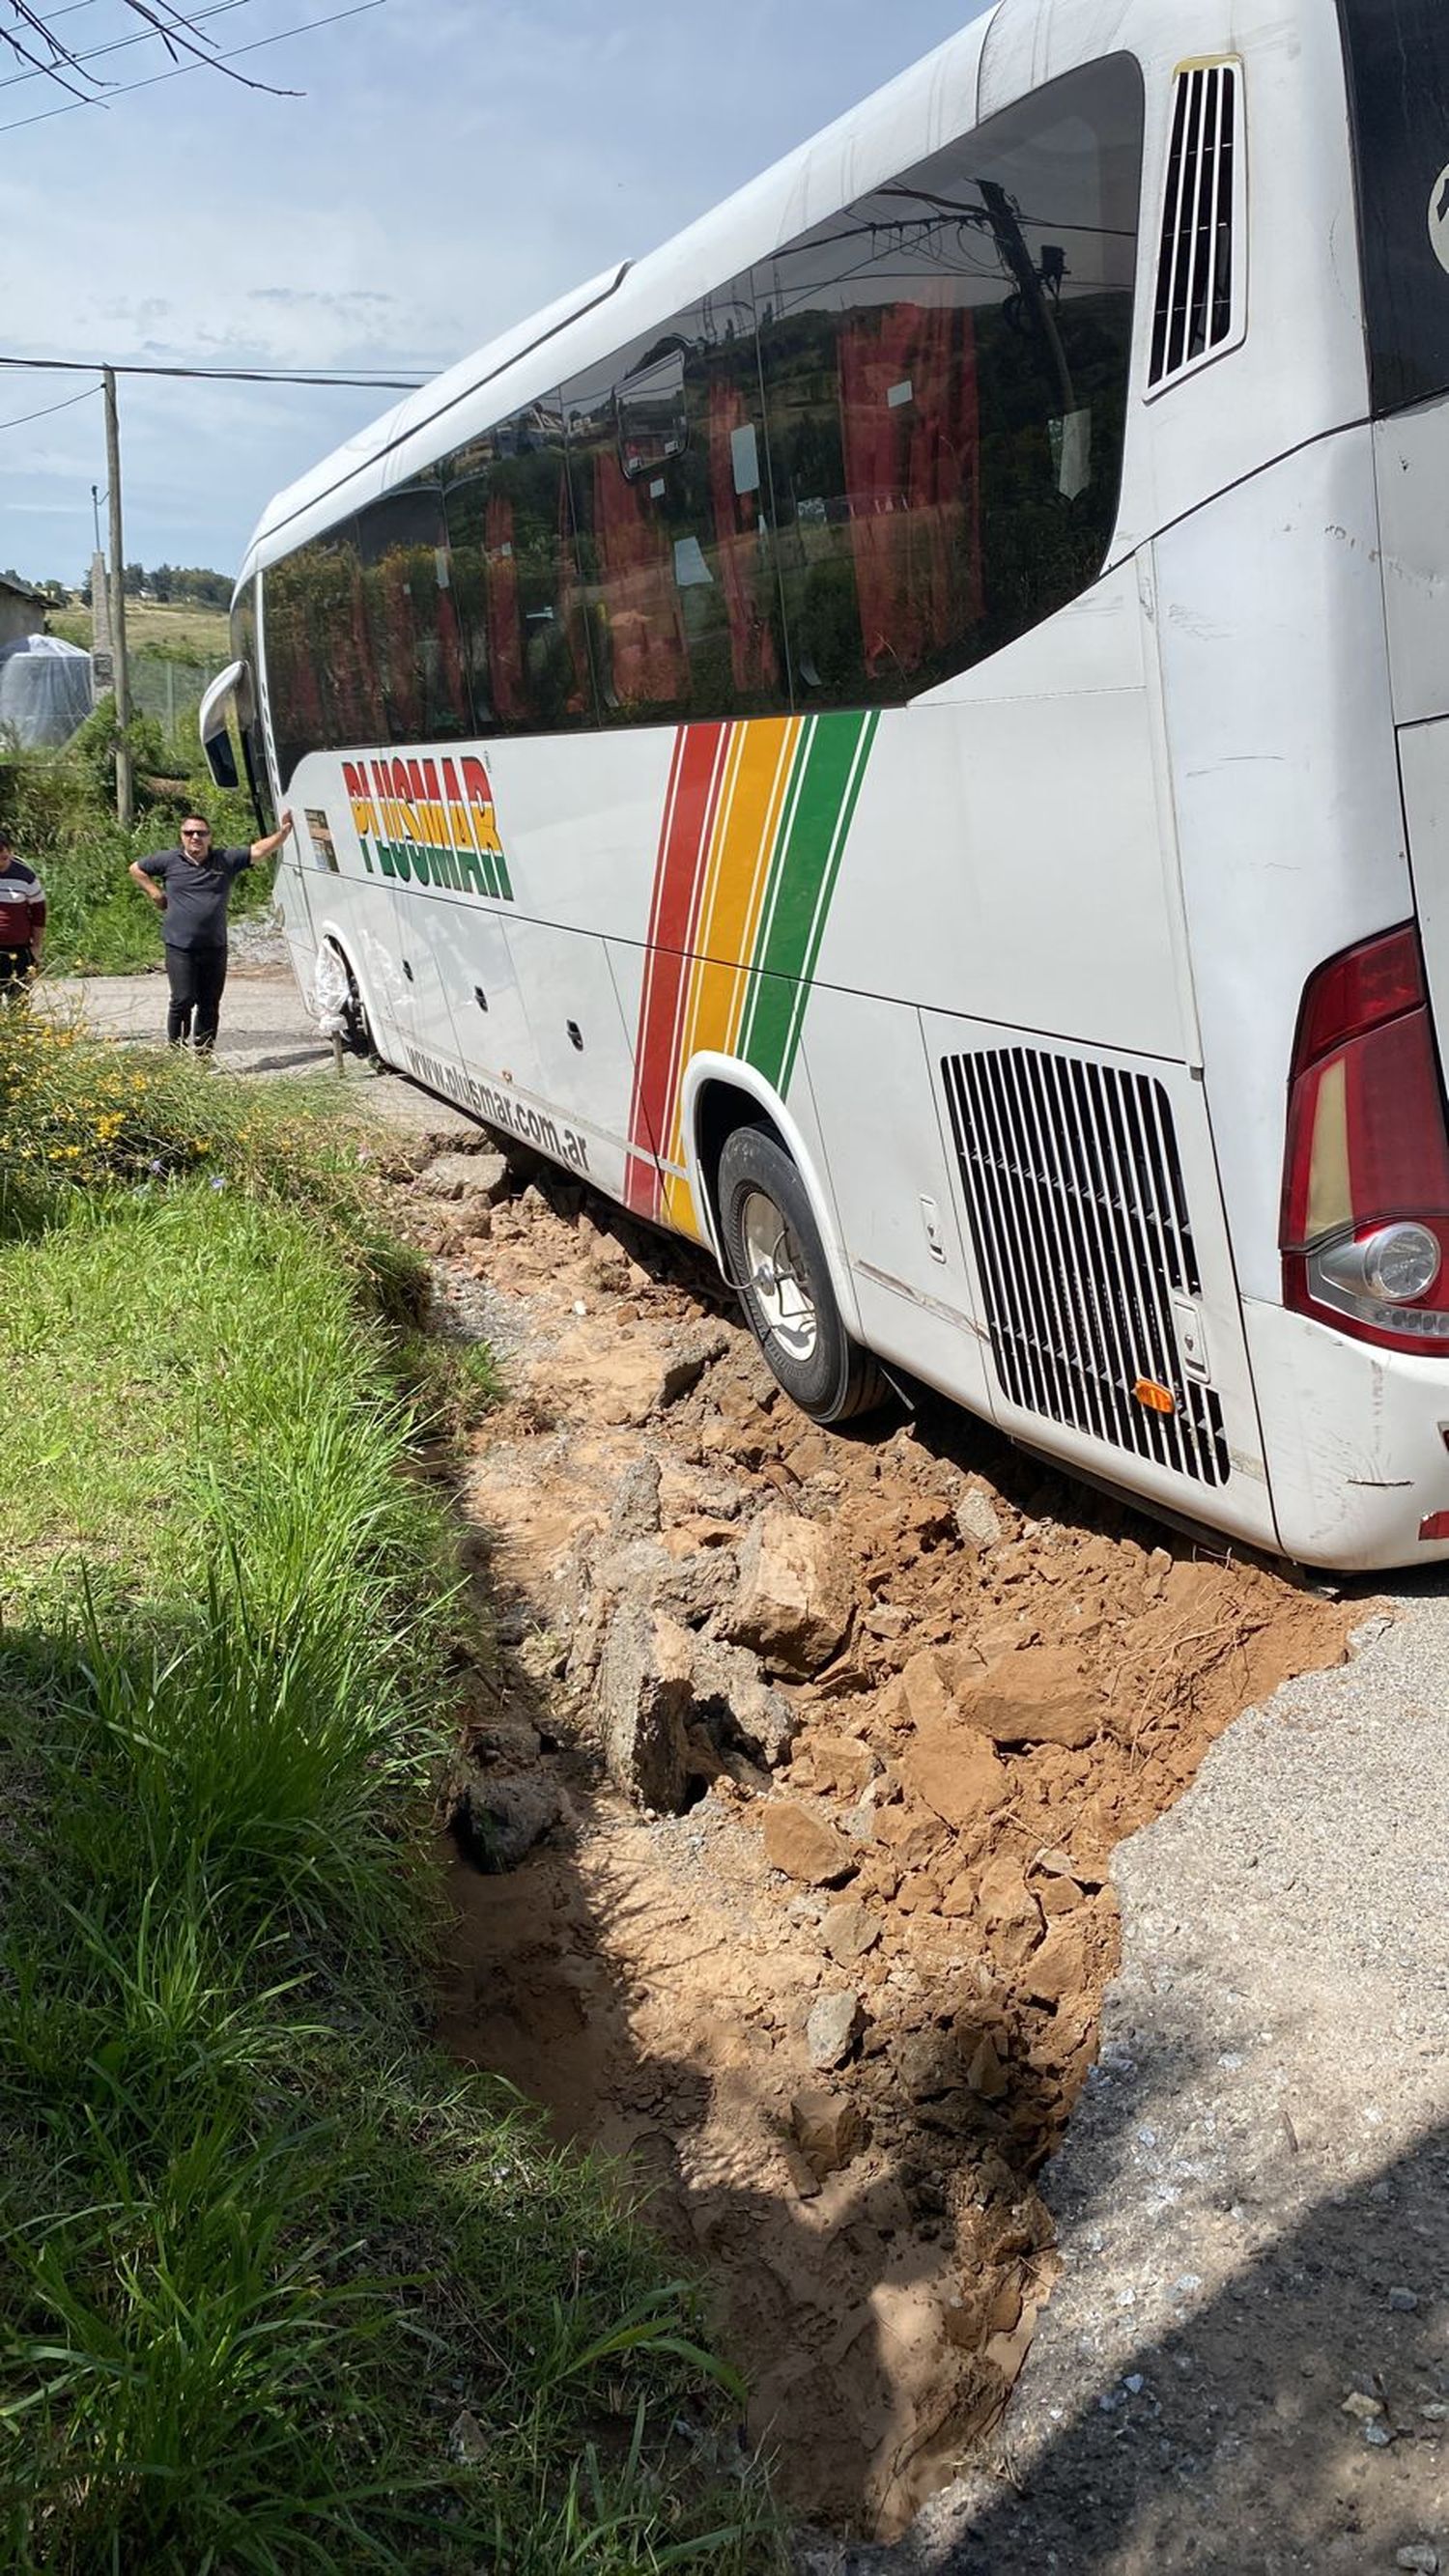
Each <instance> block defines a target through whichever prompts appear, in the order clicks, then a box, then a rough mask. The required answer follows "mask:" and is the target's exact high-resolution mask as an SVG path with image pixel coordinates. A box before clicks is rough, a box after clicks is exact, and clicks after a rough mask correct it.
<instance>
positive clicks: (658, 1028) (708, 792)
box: [624, 724, 733, 1216]
mask: <svg viewBox="0 0 1449 2576" xmlns="http://www.w3.org/2000/svg"><path fill="white" fill-rule="evenodd" d="M732 731H733V727H732V726H731V725H729V724H702V725H685V726H683V727H682V728H681V731H680V734H679V738H678V741H677V742H676V744H675V748H674V762H673V766H672V768H671V770H670V773H669V793H668V796H667V798H666V801H665V808H664V825H663V829H662V831H661V834H660V841H659V855H658V858H657V859H656V861H655V868H654V895H653V901H652V903H651V906H650V914H649V951H648V956H647V959H646V961H645V968H644V989H643V992H642V994H641V996H640V1002H639V1029H638V1035H637V1037H636V1039H635V1044H634V1064H635V1073H634V1098H633V1104H632V1107H631V1110H630V1116H629V1148H630V1151H629V1160H628V1163H627V1165H626V1168H625V1173H624V1197H625V1202H626V1204H627V1205H628V1206H629V1207H631V1208H633V1209H634V1210H635V1212H636V1214H638V1215H640V1216H655V1215H657V1214H658V1209H659V1171H658V1166H657V1164H656V1162H655V1159H654V1157H655V1155H656V1154H657V1153H658V1151H659V1149H660V1146H661V1144H662V1142H663V1138H664V1132H665V1128H666V1125H667V1123H668V1117H669V1111H670V1107H671V1104H672V1102H673V1097H674V1085H675V1079H676V1075H677V1069H678V1054H679V1040H680V1029H681V1026H682V1019H683V999H684V985H685V981H686V978H687V976H688V973H689V969H690V963H691V957H690V951H691V949H692V946H693V938H694V929H695V923H696V919H697V916H698V911H699V899H700V891H701V888H702V885H703V882H704V873H705V864H706V860H707V858H708V853H709V846H710V837H711V833H712V830H713V826H714V817H715V809H716V807H717V805H718V803H719V790H720V781H721V778H722V777H723V774H724V765H725V750H726V746H727V744H728V741H729V737H730V734H731V732H732Z"/></svg>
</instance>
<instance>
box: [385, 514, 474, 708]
mask: <svg viewBox="0 0 1449 2576" xmlns="http://www.w3.org/2000/svg"><path fill="white" fill-rule="evenodd" d="M357 535H358V545H359V550H360V553H361V557H362V598H363V610H364V614H365V617H366V621H367V635H368V643H369V646H370V648H371V653H372V664H373V669H374V670H375V672H376V674H377V683H378V688H379V691H380V692H381V696H382V712H383V721H384V724H385V726H386V739H387V740H388V741H389V742H398V743H404V742H434V741H441V742H448V741H455V740H457V738H458V737H459V736H460V735H463V734H467V733H471V731H472V716H471V710H470V708H469V704H468V691H467V685H466V682H465V680H464V676H463V653H462V645H461V643H460V640H459V635H458V618H457V612H456V610H455V608H454V605H453V598H452V590H451V584H450V578H449V567H448V530H447V523H446V521H445V519H444V517H443V496H442V494H441V492H438V491H436V490H431V489H428V488H425V487H423V486H418V487H415V488H414V489H412V490H410V491H403V492H389V493H388V494H387V495H386V496H385V497H384V498H383V499H382V500H381V501H374V502H372V503H371V505H370V506H369V507H368V508H367V509H365V510H363V511H362V512H361V513H360V514H359V517H358V521H357Z"/></svg>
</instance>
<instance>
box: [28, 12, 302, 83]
mask: <svg viewBox="0 0 1449 2576" xmlns="http://www.w3.org/2000/svg"><path fill="white" fill-rule="evenodd" d="M80 5H81V6H82V7H85V6H87V5H88V0H80ZM251 6H252V0H217V5H216V6H215V7H214V8H210V9H196V10H193V11H192V14H191V16H190V17H189V18H188V19H187V22H186V23H187V25H188V27H199V26H200V25H201V24H202V22H203V20H205V19H207V18H224V17H225V16H226V14H227V12H228V10H230V9H249V8H250V7H251ZM169 32H170V30H169V29H168V28H166V27H164V26H155V27H143V28H142V29H141V31H140V33H139V34H137V35H133V36H113V37H112V38H111V40H110V42H109V43H108V44H104V45H91V46H90V47H88V49H87V51H86V52H85V53H83V54H67V55H66V57H65V67H66V69H67V71H76V70H78V69H79V67H80V65H81V64H82V63H94V62H97V61H98V60H99V59H100V57H101V55H102V54H122V53H124V52H125V51H126V49H127V47H128V46H130V45H154V44H155V43H156V42H157V40H158V38H159V39H162V40H164V39H165V37H166V36H167V35H168V34H169ZM206 41H207V42H208V43H209V42H210V39H209V38H208V39H207V40H206ZM50 77H51V66H50V64H49V63H36V64H35V65H34V66H33V67H32V69H31V70H30V71H28V72H10V73H9V74H8V75H7V76H6V78H5V79H4V80H0V89H18V88H19V87H20V85H21V83H22V82H23V81H33V80H48V79H49V78H50ZM103 87H104V89H105V91H106V94H107V95H108V96H111V95H114V94H115V93H114V91H113V89H112V84H111V83H110V82H109V81H108V82H105V83H104V84H103ZM98 103H99V104H104V101H103V100H102V101H99V102H98V101H96V100H90V99H88V100H84V101H77V104H78V105H85V106H94V105H96V104H98Z"/></svg>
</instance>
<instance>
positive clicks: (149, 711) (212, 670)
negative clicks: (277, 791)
mask: <svg viewBox="0 0 1449 2576" xmlns="http://www.w3.org/2000/svg"><path fill="white" fill-rule="evenodd" d="M225 668H226V664H225V662H221V661H209V662H207V661H196V662H178V661H173V660H172V658H171V656H170V654H164V655H163V654H160V653H128V654H127V656H126V669H127V672H128V674H129V677H130V682H131V711H132V714H133V715H138V716H154V717H155V719H156V721H157V722H158V724H159V725H160V727H161V730H162V732H163V734H164V735H165V737H166V740H167V742H168V743H173V742H175V743H180V744H182V745H183V746H184V748H185V749H186V750H188V751H191V752H194V751H195V749H196V716H197V710H198V708H199V707H200V705H201V701H202V698H203V697H204V696H205V694H206V691H207V690H208V689H209V688H210V686H211V683H212V681H213V680H214V679H215V678H216V676H217V674H218V672H220V671H224V670H225Z"/></svg>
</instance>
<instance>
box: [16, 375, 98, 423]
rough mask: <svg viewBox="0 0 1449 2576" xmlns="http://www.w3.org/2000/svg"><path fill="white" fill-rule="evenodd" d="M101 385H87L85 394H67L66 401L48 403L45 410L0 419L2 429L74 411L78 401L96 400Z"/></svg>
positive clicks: (22, 412)
mask: <svg viewBox="0 0 1449 2576" xmlns="http://www.w3.org/2000/svg"><path fill="white" fill-rule="evenodd" d="M100 390H101V389H100V386H99V385H87V387H86V389H85V392H84V393H83V394H67V396H66V398H65V401H64V402H58V403H47V404H46V406H45V409H44V411H18V412H16V414H15V416H14V418H13V419H11V420H0V429H23V428H24V426H25V424H26V422H27V421H28V420H49V418H50V416H51V414H52V412H57V411H74V409H75V407H76V404H77V403H83V402H94V400H95V398H96V395H97V394H98V393H99V392H100Z"/></svg>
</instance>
